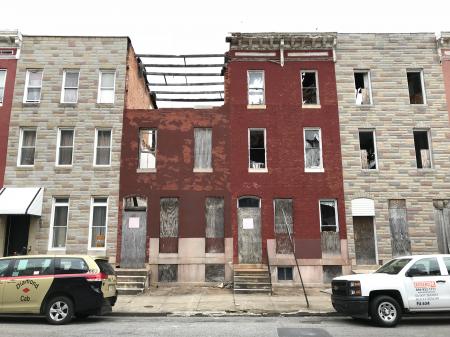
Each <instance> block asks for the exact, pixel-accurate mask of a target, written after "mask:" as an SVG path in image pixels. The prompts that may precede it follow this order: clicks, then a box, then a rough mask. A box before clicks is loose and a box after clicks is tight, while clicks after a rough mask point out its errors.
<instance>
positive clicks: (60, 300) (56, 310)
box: [45, 296, 73, 324]
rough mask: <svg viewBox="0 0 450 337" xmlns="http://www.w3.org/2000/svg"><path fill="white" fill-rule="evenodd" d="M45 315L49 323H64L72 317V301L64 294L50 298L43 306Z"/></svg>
mask: <svg viewBox="0 0 450 337" xmlns="http://www.w3.org/2000/svg"><path fill="white" fill-rule="evenodd" d="M45 317H46V318H47V321H48V322H49V323H50V324H66V323H69V322H70V321H71V320H72V317H73V303H72V301H71V300H70V299H69V298H67V297H65V296H58V297H54V298H52V299H50V300H49V301H48V302H47V305H46V307H45Z"/></svg>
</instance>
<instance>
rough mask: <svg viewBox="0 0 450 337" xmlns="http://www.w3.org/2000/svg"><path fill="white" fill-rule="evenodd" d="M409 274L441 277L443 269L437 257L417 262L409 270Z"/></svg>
mask: <svg viewBox="0 0 450 337" xmlns="http://www.w3.org/2000/svg"><path fill="white" fill-rule="evenodd" d="M408 273H409V274H410V275H411V276H440V275H441V269H440V268H439V263H438V261H437V259H436V258H435V257H429V258H426V259H420V260H419V261H416V262H415V263H414V264H413V265H412V266H411V268H409V270H408Z"/></svg>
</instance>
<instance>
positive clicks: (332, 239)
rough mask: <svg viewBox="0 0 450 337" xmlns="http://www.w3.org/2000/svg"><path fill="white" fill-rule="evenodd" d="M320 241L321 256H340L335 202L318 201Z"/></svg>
mask: <svg viewBox="0 0 450 337" xmlns="http://www.w3.org/2000/svg"><path fill="white" fill-rule="evenodd" d="M319 205H320V231H321V235H320V239H321V247H322V256H323V257H326V256H335V255H340V254H341V241H340V238H339V224H338V214H337V202H336V200H320V202H319Z"/></svg>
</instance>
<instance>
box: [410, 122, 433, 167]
mask: <svg viewBox="0 0 450 337" xmlns="http://www.w3.org/2000/svg"><path fill="white" fill-rule="evenodd" d="M413 133H414V147H415V149H416V163H417V168H431V152H430V144H429V143H428V131H427V130H423V131H419V130H415V131H413Z"/></svg>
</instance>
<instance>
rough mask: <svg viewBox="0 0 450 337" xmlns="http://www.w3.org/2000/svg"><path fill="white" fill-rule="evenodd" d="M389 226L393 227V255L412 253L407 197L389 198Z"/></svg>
mask: <svg viewBox="0 0 450 337" xmlns="http://www.w3.org/2000/svg"><path fill="white" fill-rule="evenodd" d="M389 226H390V228H391V245H392V257H397V256H404V255H411V240H410V239H409V234H408V221H407V217H406V200H405V199H393V200H389Z"/></svg>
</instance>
